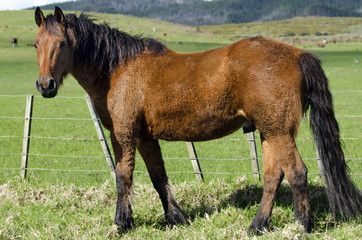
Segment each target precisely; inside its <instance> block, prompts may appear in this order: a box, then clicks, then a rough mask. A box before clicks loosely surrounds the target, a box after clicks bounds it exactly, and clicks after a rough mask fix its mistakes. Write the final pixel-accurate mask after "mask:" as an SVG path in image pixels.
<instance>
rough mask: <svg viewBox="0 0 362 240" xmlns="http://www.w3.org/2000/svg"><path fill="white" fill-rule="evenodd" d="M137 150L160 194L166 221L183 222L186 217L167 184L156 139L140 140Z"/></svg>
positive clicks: (171, 222)
mask: <svg viewBox="0 0 362 240" xmlns="http://www.w3.org/2000/svg"><path fill="white" fill-rule="evenodd" d="M138 151H139V152H140V154H141V156H142V158H143V160H144V161H145V163H146V166H147V169H148V172H149V174H150V177H151V180H152V183H153V186H154V187H155V189H156V191H157V192H158V194H159V195H160V198H161V201H162V205H163V208H164V210H165V217H166V221H167V222H168V224H170V225H174V224H180V223H181V224H183V223H185V222H186V219H185V217H184V214H183V213H182V211H181V209H180V208H179V206H178V205H177V203H176V200H175V197H174V196H173V194H172V192H171V189H170V186H169V184H168V177H167V175H166V169H165V166H164V162H163V159H162V154H161V149H160V146H159V144H158V141H157V140H149V141H145V140H144V141H141V142H140V144H139V146H138Z"/></svg>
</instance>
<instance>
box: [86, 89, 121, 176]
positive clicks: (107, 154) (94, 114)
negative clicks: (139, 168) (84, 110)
mask: <svg viewBox="0 0 362 240" xmlns="http://www.w3.org/2000/svg"><path fill="white" fill-rule="evenodd" d="M84 97H85V100H86V102H87V105H88V108H89V112H90V114H91V116H92V120H93V123H94V127H95V129H96V132H97V136H98V138H99V142H100V144H101V147H102V150H103V153H104V156H105V157H106V161H107V164H108V167H109V170H110V171H111V175H112V178H113V180H114V182H116V172H115V166H114V162H113V158H112V154H111V152H110V150H109V147H108V144H107V140H106V137H105V136H104V132H103V128H102V125H101V123H100V121H99V118H98V115H97V112H96V110H95V108H94V105H93V103H92V100H91V99H90V97H89V95H88V94H85V95H84Z"/></svg>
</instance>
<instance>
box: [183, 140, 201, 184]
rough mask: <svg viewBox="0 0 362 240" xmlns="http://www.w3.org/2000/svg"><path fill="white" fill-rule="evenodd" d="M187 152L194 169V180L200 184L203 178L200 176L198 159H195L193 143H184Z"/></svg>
mask: <svg viewBox="0 0 362 240" xmlns="http://www.w3.org/2000/svg"><path fill="white" fill-rule="evenodd" d="M186 146H187V150H188V151H189V155H190V159H191V163H192V167H193V168H194V171H195V174H196V178H197V180H199V181H200V182H203V181H204V176H203V175H202V171H201V167H200V163H199V159H198V158H197V154H196V150H195V146H194V143H193V142H186Z"/></svg>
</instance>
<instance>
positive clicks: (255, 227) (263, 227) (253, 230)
mask: <svg viewBox="0 0 362 240" xmlns="http://www.w3.org/2000/svg"><path fill="white" fill-rule="evenodd" d="M268 230H269V223H268V221H267V220H259V221H256V220H255V219H254V221H253V222H252V223H251V225H250V227H249V230H248V235H249V236H253V235H262V234H263V233H264V232H266V231H268Z"/></svg>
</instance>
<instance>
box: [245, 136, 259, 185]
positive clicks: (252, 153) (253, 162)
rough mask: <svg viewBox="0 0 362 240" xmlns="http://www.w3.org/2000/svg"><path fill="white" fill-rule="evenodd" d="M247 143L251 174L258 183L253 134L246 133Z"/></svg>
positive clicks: (257, 166) (257, 164)
mask: <svg viewBox="0 0 362 240" xmlns="http://www.w3.org/2000/svg"><path fill="white" fill-rule="evenodd" d="M248 142H249V149H250V159H251V167H252V169H253V174H254V177H255V179H256V180H258V181H260V171H259V162H258V153H257V151H256V144H255V135H254V132H249V133H248Z"/></svg>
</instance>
